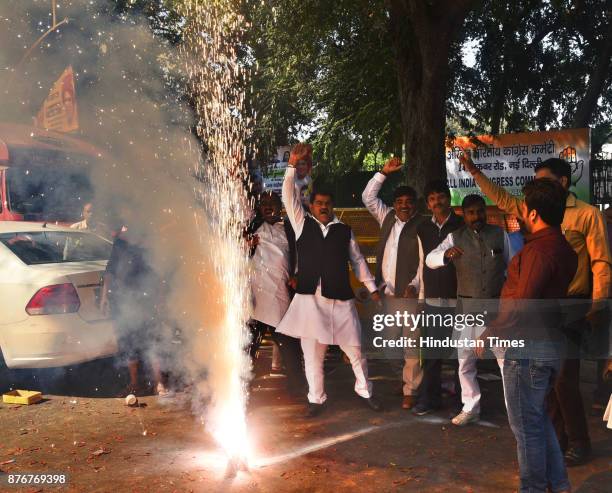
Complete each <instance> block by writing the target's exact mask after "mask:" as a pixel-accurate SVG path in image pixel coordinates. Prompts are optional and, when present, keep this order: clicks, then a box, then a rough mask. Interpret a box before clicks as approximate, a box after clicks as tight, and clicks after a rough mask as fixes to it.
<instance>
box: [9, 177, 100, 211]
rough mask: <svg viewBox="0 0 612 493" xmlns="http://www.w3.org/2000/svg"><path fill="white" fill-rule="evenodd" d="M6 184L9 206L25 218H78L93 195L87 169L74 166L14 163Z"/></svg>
mask: <svg viewBox="0 0 612 493" xmlns="http://www.w3.org/2000/svg"><path fill="white" fill-rule="evenodd" d="M6 187H7V192H8V204H9V208H10V209H11V210H12V211H13V212H15V213H18V214H25V215H26V220H28V219H31V220H43V219H46V220H49V221H54V220H60V221H72V220H75V219H77V218H78V217H79V214H80V212H81V210H82V208H83V204H85V203H86V202H89V201H90V200H91V199H92V196H93V190H92V186H91V183H90V181H89V177H88V174H87V171H86V170H85V169H80V168H77V167H75V166H58V165H53V166H36V165H30V166H16V167H11V168H8V169H7V170H6Z"/></svg>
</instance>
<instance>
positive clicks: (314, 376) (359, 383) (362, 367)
mask: <svg viewBox="0 0 612 493" xmlns="http://www.w3.org/2000/svg"><path fill="white" fill-rule="evenodd" d="M301 343H302V351H303V352H304V367H305V370H306V380H307V381H308V402H310V403H312V404H323V403H324V402H325V401H326V399H327V395H326V394H325V384H324V377H323V362H324V360H325V353H326V352H327V344H321V343H320V342H319V341H317V340H316V339H301ZM340 349H342V351H343V352H344V354H346V355H347V356H348V358H349V360H350V361H351V366H352V367H353V373H354V374H355V392H357V394H358V395H359V396H361V397H365V398H368V397H372V382H370V381H369V380H368V362H367V361H366V359H365V358H364V357H363V356H362V354H361V347H360V346H344V345H340Z"/></svg>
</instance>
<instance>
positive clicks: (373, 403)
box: [361, 397, 383, 413]
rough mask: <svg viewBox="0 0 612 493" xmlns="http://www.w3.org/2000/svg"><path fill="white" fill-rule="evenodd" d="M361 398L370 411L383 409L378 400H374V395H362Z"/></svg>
mask: <svg viewBox="0 0 612 493" xmlns="http://www.w3.org/2000/svg"><path fill="white" fill-rule="evenodd" d="M361 400H362V401H363V402H364V404H365V405H366V406H368V407H369V408H370V409H371V410H372V411H376V412H377V413H379V412H381V411H382V410H383V407H382V404H381V403H380V402H378V400H376V399H375V398H374V397H362V398H361Z"/></svg>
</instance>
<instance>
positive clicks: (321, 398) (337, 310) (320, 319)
mask: <svg viewBox="0 0 612 493" xmlns="http://www.w3.org/2000/svg"><path fill="white" fill-rule="evenodd" d="M311 153H312V149H311V148H310V146H306V145H305V144H298V145H296V147H295V148H294V149H293V150H292V152H291V157H290V158H289V166H288V168H287V171H286V173H285V179H284V181H283V202H284V204H285V209H286V210H287V216H288V217H289V220H290V221H291V226H292V227H293V231H294V232H295V237H296V239H297V256H298V279H297V288H296V294H295V296H294V298H293V300H292V301H291V304H290V305H289V309H288V310H287V313H286V314H285V316H284V317H283V319H282V320H281V322H280V324H279V326H278V328H277V331H278V332H281V333H283V334H286V335H289V336H293V337H299V338H300V339H301V344H302V351H303V352H304V364H305V370H306V380H307V381H308V403H309V404H308V416H316V415H317V414H319V413H320V412H321V411H322V409H323V404H324V403H325V401H326V399H327V396H326V394H325V389H324V381H323V361H324V359H325V353H326V351H327V346H328V345H329V344H337V345H339V346H340V348H341V349H342V351H343V352H344V353H345V354H346V355H347V357H348V358H349V360H350V362H351V366H352V368H353V373H354V374H355V392H356V393H357V394H358V395H359V396H360V397H361V398H362V399H363V401H364V403H365V404H367V405H368V406H369V407H370V408H372V409H373V410H375V411H380V410H381V406H380V404H379V403H378V402H377V401H376V400H375V399H374V398H373V397H372V383H371V382H370V381H369V380H368V364H367V361H366V359H365V358H364V357H363V355H362V353H361V325H360V323H359V317H358V315H357V310H356V309H355V302H354V299H353V298H354V294H353V289H352V288H351V285H350V282H349V270H348V263H349V262H351V265H352V267H353V272H354V273H355V276H356V277H357V279H359V280H360V281H361V282H363V283H364V284H365V285H366V287H367V288H368V290H369V291H370V293H372V298H373V299H374V300H376V301H378V302H380V296H379V295H378V291H377V290H376V283H375V282H374V276H372V274H371V273H370V270H369V269H368V265H367V263H366V261H365V259H364V258H363V255H362V254H361V252H360V251H359V246H358V245H357V242H356V241H355V237H354V236H353V232H352V231H351V228H350V227H349V226H347V225H346V224H343V223H341V222H340V221H339V220H338V218H336V217H335V216H334V209H333V197H332V195H331V193H328V192H324V191H316V190H315V191H313V192H312V194H311V197H310V213H309V214H306V213H305V212H304V209H303V207H302V204H301V203H300V197H299V190H297V187H296V180H295V175H296V172H295V166H296V165H297V164H298V163H299V162H300V161H301V160H309V159H311V158H310V156H311Z"/></svg>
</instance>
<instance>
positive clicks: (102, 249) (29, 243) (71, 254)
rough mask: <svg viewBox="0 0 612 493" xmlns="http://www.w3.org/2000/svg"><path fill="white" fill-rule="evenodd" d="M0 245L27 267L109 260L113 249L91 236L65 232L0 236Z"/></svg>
mask: <svg viewBox="0 0 612 493" xmlns="http://www.w3.org/2000/svg"><path fill="white" fill-rule="evenodd" d="M0 243H2V244H4V245H5V246H6V247H7V248H8V249H9V250H10V251H11V252H13V253H14V254H15V255H17V257H19V259H20V260H21V261H22V262H24V263H25V264H28V265H32V264H54V263H63V262H84V261H87V260H108V259H109V257H110V253H111V248H112V244H111V243H110V242H109V241H107V240H104V239H102V238H100V237H99V236H96V235H94V234H91V233H84V232H81V233H77V232H74V233H72V232H65V231H35V232H27V233H21V232H20V233H1V234H0Z"/></svg>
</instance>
